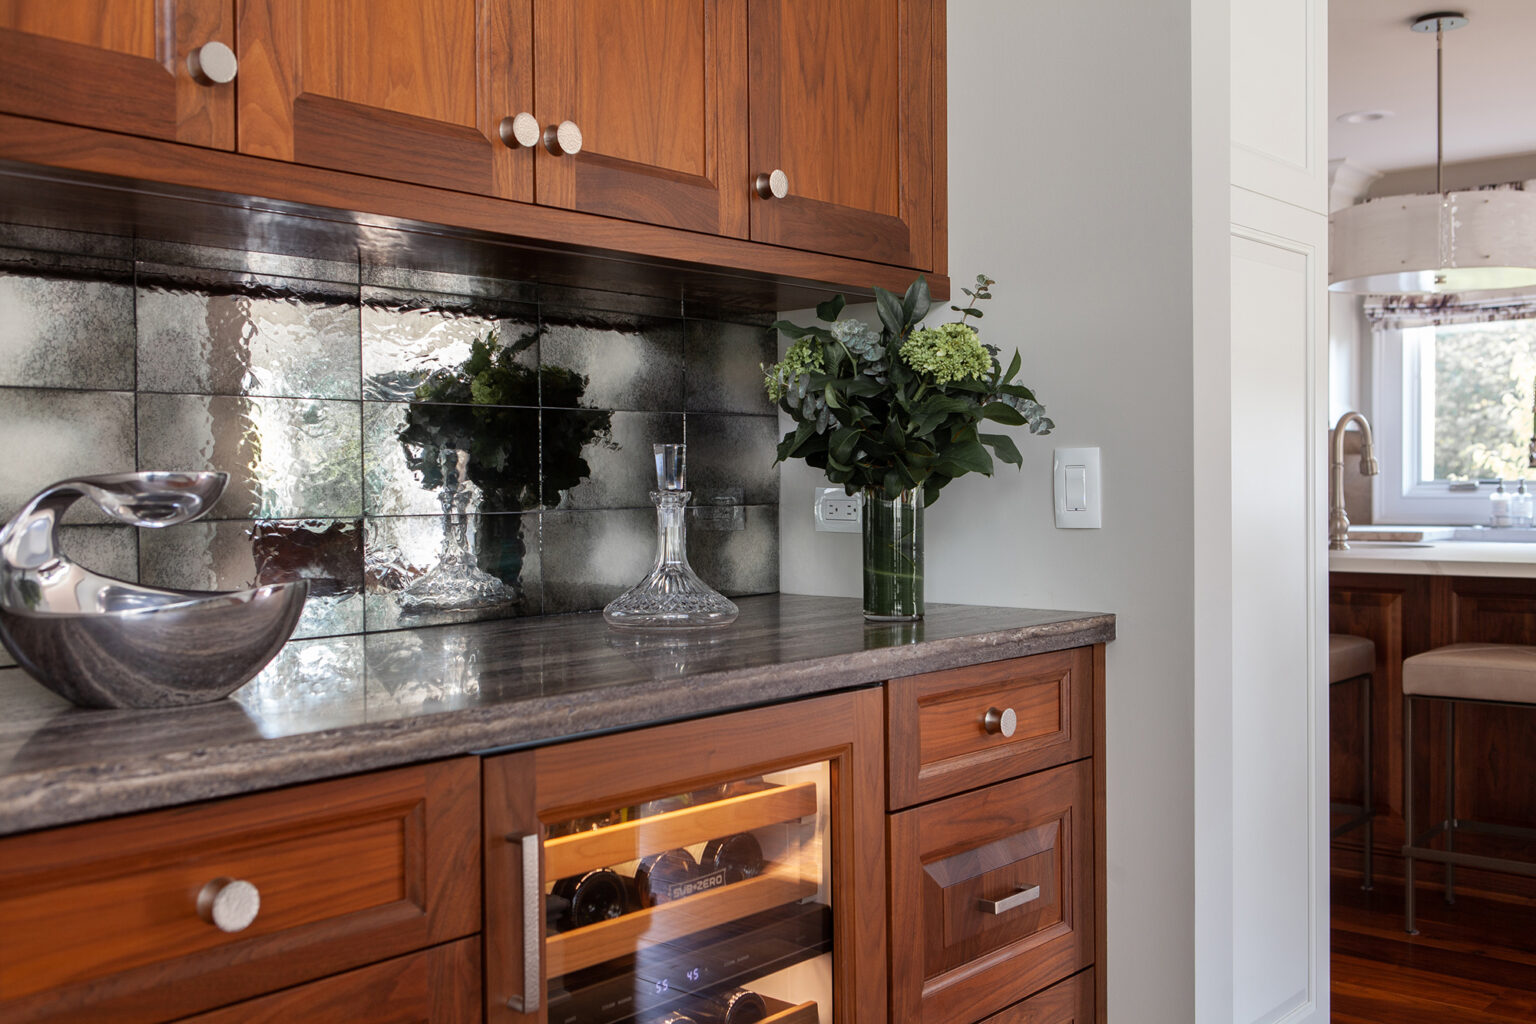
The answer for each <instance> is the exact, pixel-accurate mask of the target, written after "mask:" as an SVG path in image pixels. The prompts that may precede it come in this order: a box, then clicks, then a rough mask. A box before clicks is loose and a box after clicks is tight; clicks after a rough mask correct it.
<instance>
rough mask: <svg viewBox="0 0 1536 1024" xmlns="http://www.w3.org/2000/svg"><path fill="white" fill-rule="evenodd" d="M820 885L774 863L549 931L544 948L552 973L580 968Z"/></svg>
mask: <svg viewBox="0 0 1536 1024" xmlns="http://www.w3.org/2000/svg"><path fill="white" fill-rule="evenodd" d="M615 827H617V826H615ZM588 834H595V833H588ZM598 863H602V862H598ZM576 870H580V869H576ZM816 888H817V886H816V883H815V882H813V881H809V880H806V879H804V878H802V877H801V876H800V874H799V872H798V871H797V870H796V869H795V868H793V867H789V868H781V867H771V868H769V869H768V871H766V872H765V873H763V874H761V875H759V876H758V877H756V878H749V879H746V880H745V881H741V882H736V883H734V884H732V885H727V886H724V887H722V888H719V889H711V890H710V891H708V892H701V893H696V894H695V895H693V896H686V897H684V898H683V899H680V900H673V901H671V902H669V903H662V904H658V905H657V906H654V907H649V908H647V909H645V910H637V911H635V912H634V913H632V914H625V915H624V916H623V917H616V918H614V919H613V920H611V921H602V922H599V923H598V924H593V925H588V926H587V927H585V928H578V929H576V930H575V931H570V932H563V933H561V934H558V935H551V936H549V938H548V940H547V941H546V943H545V947H544V953H545V958H546V960H547V961H548V965H549V966H548V969H547V970H548V975H549V976H550V977H554V976H556V975H561V974H567V973H569V972H571V971H579V970H581V969H582V968H583V967H591V966H593V965H594V964H600V963H603V962H604V961H606V960H612V959H615V958H617V957H621V956H627V955H630V954H632V953H634V952H635V951H636V950H637V949H642V948H645V947H647V946H652V945H655V944H657V943H661V942H671V941H673V940H675V939H680V938H682V937H683V936H685V935H692V934H693V933H694V932H698V931H703V930H704V929H706V928H713V927H715V926H717V925H722V924H726V923H727V922H730V921H737V920H740V919H741V918H743V917H747V916H749V915H751V914H756V913H758V912H759V911H763V910H769V909H772V908H773V907H780V906H783V905H785V904H787V903H795V902H798V901H799V900H802V899H805V898H806V897H808V896H814V895H815V894H816Z"/></svg>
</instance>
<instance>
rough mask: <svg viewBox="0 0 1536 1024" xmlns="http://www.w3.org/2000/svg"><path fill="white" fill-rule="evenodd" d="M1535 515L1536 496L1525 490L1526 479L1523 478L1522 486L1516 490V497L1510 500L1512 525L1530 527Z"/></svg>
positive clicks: (1521, 479)
mask: <svg viewBox="0 0 1536 1024" xmlns="http://www.w3.org/2000/svg"><path fill="white" fill-rule="evenodd" d="M1533 514H1536V496H1532V495H1531V493H1530V492H1529V491H1527V490H1526V489H1525V478H1524V477H1521V478H1520V486H1519V487H1517V488H1516V489H1515V494H1514V497H1512V498H1510V499H1509V520H1510V525H1512V526H1530V525H1531V518H1532V515H1533Z"/></svg>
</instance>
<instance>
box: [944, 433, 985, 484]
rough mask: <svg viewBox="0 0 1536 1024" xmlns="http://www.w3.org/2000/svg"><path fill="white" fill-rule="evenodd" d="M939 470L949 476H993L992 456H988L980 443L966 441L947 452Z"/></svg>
mask: <svg viewBox="0 0 1536 1024" xmlns="http://www.w3.org/2000/svg"><path fill="white" fill-rule="evenodd" d="M937 469H938V471H940V472H943V473H945V474H947V475H949V476H960V475H961V474H962V473H981V474H983V475H985V476H991V475H992V456H990V455H988V454H987V450H986V449H985V448H983V447H982V445H981V442H980V441H974V440H973V441H966V442H964V443H962V444H957V445H954V446H953V447H951V448H949V449H948V450H947V451H945V452H944V457H943V458H942V459H940V460H939V463H938V466H937Z"/></svg>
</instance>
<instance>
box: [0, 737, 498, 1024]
mask: <svg viewBox="0 0 1536 1024" xmlns="http://www.w3.org/2000/svg"><path fill="white" fill-rule="evenodd" d="M479 794H480V787H479V772H478V761H476V760H475V759H473V758H462V759H458V760H454V761H447V762H442V763H439V764H433V765H422V766H417V767H412V768H405V769H399V770H394V771H386V772H378V773H376V774H373V775H367V776H362V777H359V778H355V779H339V780H335V781H329V782H321V783H314V784H312V785H306V786H300V787H295V788H292V789H287V790H279V791H274V792H269V793H260V794H256V795H253V796H246V797H238V798H233V799H229V800H223V801H219V802H216V803H208V804H200V805H193V806H189V807H182V808H176V809H174V810H167V811H157V812H153V813H149V814H139V815H134V816H132V817H126V818H120V819H116V820H112V821H104V822H96V823H93V824H88V825H78V826H72V827H69V828H61V829H55V830H53V831H49V832H39V833H34V834H32V835H24V836H17V837H15V838H13V839H7V840H4V841H0V1018H3V1019H4V1020H6V1021H9V1022H16V1024H20V1022H33V1021H63V1020H67V1021H70V1022H71V1024H84V1022H87V1021H111V1022H113V1024H132V1022H139V1021H158V1020H166V1019H170V1018H175V1017H180V1016H185V1015H187V1014H191V1013H196V1012H198V1011H201V1010H205V1009H208V1008H209V1007H213V1006H220V1005H224V1004H227V1003H231V1002H234V1001H237V1000H240V999H247V998H250V997H252V996H256V995H261V994H263V993H266V992H270V991H275V990H277V989H279V988H283V987H286V986H290V985H294V984H297V983H299V982H304V981H309V980H311V979H314V978H318V977H323V976H325V975H328V974H334V973H336V972H338V971H342V970H347V969H349V968H353V967H357V966H360V965H362V964H366V963H370V962H373V961H378V960H383V959H385V958H387V957H391V956H396V955H399V954H401V953H406V952H410V951H411V950H415V949H420V948H423V947H425V946H429V945H434V944H437V943H441V942H444V941H447V940H449V939H455V938H459V937H461V936H464V935H468V934H471V933H473V932H476V931H478V930H479V921H480V912H479V901H480V885H479V877H480V869H479V852H478V851H479V815H478V803H479ZM216 879H237V880H243V881H246V882H249V883H250V884H251V885H253V886H255V888H256V891H257V892H258V893H259V896H260V908H259V911H258V912H257V914H256V917H255V920H254V921H252V922H251V923H250V925H249V926H248V927H246V928H244V929H243V930H241V931H237V932H225V931H222V930H220V928H219V927H216V926H215V925H214V924H212V923H209V922H208V921H205V920H204V919H203V917H202V916H200V912H199V897H200V894H204V893H205V892H206V891H207V890H206V888H205V887H207V886H208V885H209V883H211V882H213V881H214V880H216Z"/></svg>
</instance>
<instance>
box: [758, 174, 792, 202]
mask: <svg viewBox="0 0 1536 1024" xmlns="http://www.w3.org/2000/svg"><path fill="white" fill-rule="evenodd" d="M752 187H753V188H754V189H756V190H757V194H758V195H760V196H762V197H763V198H764V199H783V198H784V197H785V196H787V195H789V175H787V174H785V173H784V172H783V171H782V170H780V169H779V168H777V167H775V168H774V169H773V170H772V171H769V172H768V173H767V174H759V175H758V176H757V178H756V180H754V181H753V183H752Z"/></svg>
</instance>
